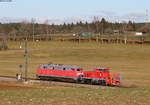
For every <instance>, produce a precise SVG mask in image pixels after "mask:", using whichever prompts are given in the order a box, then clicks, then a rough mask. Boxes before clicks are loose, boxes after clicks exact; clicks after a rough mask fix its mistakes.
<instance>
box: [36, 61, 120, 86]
mask: <svg viewBox="0 0 150 105" xmlns="http://www.w3.org/2000/svg"><path fill="white" fill-rule="evenodd" d="M36 75H37V78H38V79H55V80H73V81H76V82H78V83H91V84H100V85H119V84H120V78H121V77H120V75H119V74H115V75H113V76H112V78H111V75H110V72H109V69H108V68H102V67H98V68H96V70H94V71H84V70H82V68H81V67H80V66H76V65H61V64H42V65H40V66H39V68H38V69H37V74H36Z"/></svg>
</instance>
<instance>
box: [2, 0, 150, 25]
mask: <svg viewBox="0 0 150 105" xmlns="http://www.w3.org/2000/svg"><path fill="white" fill-rule="evenodd" d="M2 1H7V0H0V22H17V21H23V20H28V21H29V20H31V19H32V18H34V19H35V20H36V21H37V22H44V21H45V20H49V22H50V23H56V24H61V23H64V22H68V23H69V22H77V21H80V20H82V21H93V17H94V16H96V17H98V18H99V19H101V18H102V17H104V18H106V19H107V20H108V21H113V22H117V21H128V20H131V21H135V22H144V21H145V20H146V9H147V10H148V14H150V6H149V4H150V0H12V2H2ZM148 18H149V16H148Z"/></svg>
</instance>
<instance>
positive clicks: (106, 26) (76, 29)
mask: <svg viewBox="0 0 150 105" xmlns="http://www.w3.org/2000/svg"><path fill="white" fill-rule="evenodd" d="M83 32H90V33H94V34H103V35H107V34H114V33H115V32H116V33H119V34H124V33H126V32H145V33H150V24H149V23H135V22H132V21H128V22H121V23H119V22H115V23H113V22H109V21H107V20H106V19H104V18H102V19H98V18H97V17H94V19H93V21H92V22H90V23H89V22H82V21H80V22H77V23H70V24H67V23H64V24H61V25H55V24H51V25H49V22H48V20H46V21H45V22H44V23H43V24H39V23H37V22H36V21H35V20H32V21H31V22H27V21H23V22H20V23H5V24H4V23H3V24H2V23H0V35H1V34H3V35H16V36H24V35H46V34H68V33H69V34H71V33H72V34H73V33H83Z"/></svg>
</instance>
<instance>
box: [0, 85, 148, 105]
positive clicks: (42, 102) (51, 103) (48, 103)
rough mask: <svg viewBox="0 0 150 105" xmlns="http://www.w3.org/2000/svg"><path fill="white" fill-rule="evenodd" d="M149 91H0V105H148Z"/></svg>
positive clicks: (70, 89)
mask: <svg viewBox="0 0 150 105" xmlns="http://www.w3.org/2000/svg"><path fill="white" fill-rule="evenodd" d="M149 93H150V90H149V89H108V88H103V89H87V88H51V89H34V90H18V91H0V98H1V105H149V103H150V94H149Z"/></svg>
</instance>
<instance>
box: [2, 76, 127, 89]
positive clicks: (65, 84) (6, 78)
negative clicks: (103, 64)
mask: <svg viewBox="0 0 150 105" xmlns="http://www.w3.org/2000/svg"><path fill="white" fill-rule="evenodd" d="M0 81H5V82H19V83H26V84H39V85H47V86H63V87H75V88H130V87H126V86H115V87H113V86H100V85H91V84H79V83H71V82H62V81H61V82H60V81H47V80H38V79H35V78H28V81H24V79H23V80H22V81H21V80H17V79H16V77H14V76H0Z"/></svg>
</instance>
